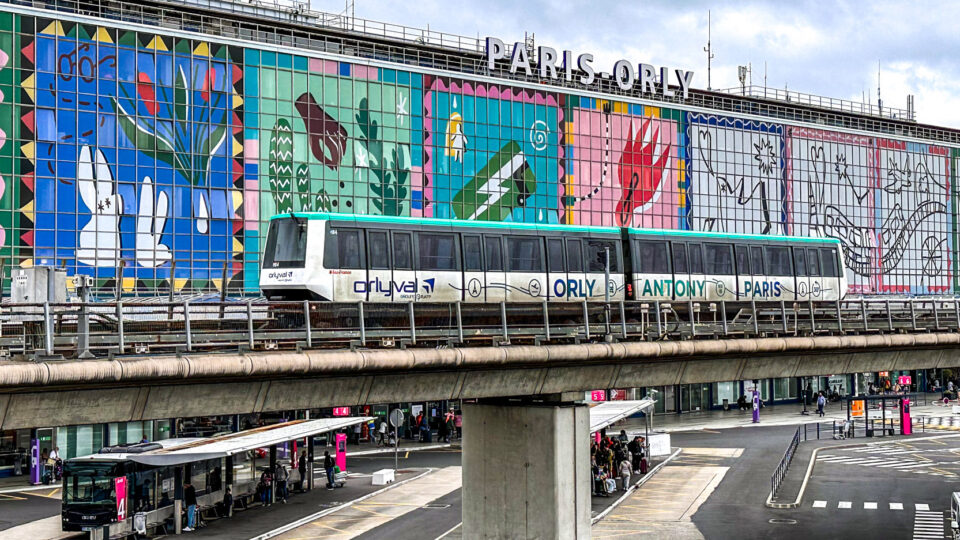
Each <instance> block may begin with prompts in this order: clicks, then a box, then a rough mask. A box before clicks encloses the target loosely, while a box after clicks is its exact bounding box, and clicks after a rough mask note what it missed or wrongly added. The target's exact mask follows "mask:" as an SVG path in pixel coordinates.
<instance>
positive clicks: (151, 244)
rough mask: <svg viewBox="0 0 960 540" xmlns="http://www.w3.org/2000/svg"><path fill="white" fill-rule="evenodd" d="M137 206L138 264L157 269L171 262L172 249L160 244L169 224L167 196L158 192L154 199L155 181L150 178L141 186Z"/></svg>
mask: <svg viewBox="0 0 960 540" xmlns="http://www.w3.org/2000/svg"><path fill="white" fill-rule="evenodd" d="M139 199H140V202H139V205H138V206H137V264H139V265H140V266H143V267H145V268H156V267H158V266H160V265H162V264H164V263H167V262H170V259H171V258H172V257H171V255H170V248H169V247H167V246H166V245H164V244H161V243H160V239H161V237H162V236H163V228H164V226H165V225H166V223H167V194H166V193H164V192H163V191H158V193H157V198H156V201H154V198H153V180H152V179H151V178H150V177H149V176H145V177H144V178H143V182H142V183H141V184H140V197H139Z"/></svg>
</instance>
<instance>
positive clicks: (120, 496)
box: [113, 476, 127, 521]
mask: <svg viewBox="0 0 960 540" xmlns="http://www.w3.org/2000/svg"><path fill="white" fill-rule="evenodd" d="M113 489H114V492H115V493H116V494H117V521H123V520H125V519H127V477H126V476H119V477H117V478H114V479H113Z"/></svg>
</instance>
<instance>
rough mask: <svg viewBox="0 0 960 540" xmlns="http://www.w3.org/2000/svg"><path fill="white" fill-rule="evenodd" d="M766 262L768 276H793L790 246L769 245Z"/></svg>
mask: <svg viewBox="0 0 960 540" xmlns="http://www.w3.org/2000/svg"><path fill="white" fill-rule="evenodd" d="M765 251H766V256H767V257H766V262H767V275H768V276H792V275H793V264H792V261H791V259H790V248H787V247H767V248H766V250H765Z"/></svg>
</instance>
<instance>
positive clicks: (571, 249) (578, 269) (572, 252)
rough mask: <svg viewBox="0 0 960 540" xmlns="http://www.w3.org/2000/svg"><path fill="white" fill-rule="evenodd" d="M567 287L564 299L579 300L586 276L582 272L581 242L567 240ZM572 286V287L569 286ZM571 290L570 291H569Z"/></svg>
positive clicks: (580, 240)
mask: <svg viewBox="0 0 960 540" xmlns="http://www.w3.org/2000/svg"><path fill="white" fill-rule="evenodd" d="M566 243H567V246H566V247H567V285H566V298H567V300H568V301H572V300H575V299H580V298H581V297H580V294H581V293H582V292H583V289H584V288H585V287H586V283H587V274H586V272H584V260H583V240H582V239H580V238H567V239H566ZM571 284H573V285H571ZM571 288H572V289H573V290H572V291H571V290H570V289H571Z"/></svg>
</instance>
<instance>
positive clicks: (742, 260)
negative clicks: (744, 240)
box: [736, 246, 753, 276]
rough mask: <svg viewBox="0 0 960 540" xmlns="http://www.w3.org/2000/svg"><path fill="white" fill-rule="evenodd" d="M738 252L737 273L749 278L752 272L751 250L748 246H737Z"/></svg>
mask: <svg viewBox="0 0 960 540" xmlns="http://www.w3.org/2000/svg"><path fill="white" fill-rule="evenodd" d="M736 250H737V273H738V274H740V275H741V276H749V275H751V274H752V273H753V272H751V271H750V248H748V247H747V246H736Z"/></svg>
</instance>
